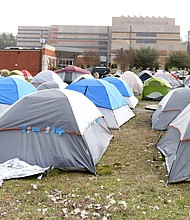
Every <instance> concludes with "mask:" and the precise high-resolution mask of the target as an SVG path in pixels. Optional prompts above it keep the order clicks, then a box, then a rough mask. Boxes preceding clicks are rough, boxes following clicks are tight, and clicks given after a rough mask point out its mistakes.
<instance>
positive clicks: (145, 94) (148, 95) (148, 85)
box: [142, 77, 172, 101]
mask: <svg viewBox="0 0 190 220" xmlns="http://www.w3.org/2000/svg"><path fill="white" fill-rule="evenodd" d="M171 90H172V86H171V85H170V84H169V82H167V81H166V80H164V79H162V78H159V77H152V78H149V79H147V80H146V81H145V82H144V85H143V91H142V99H145V100H155V101H161V100H162V99H163V97H164V96H165V95H166V94H168V93H169V92H170V91H171Z"/></svg>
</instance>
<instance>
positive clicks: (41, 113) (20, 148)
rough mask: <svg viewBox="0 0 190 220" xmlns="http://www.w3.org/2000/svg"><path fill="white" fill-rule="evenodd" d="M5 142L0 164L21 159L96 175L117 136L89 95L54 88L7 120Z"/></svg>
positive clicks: (1, 129)
mask: <svg viewBox="0 0 190 220" xmlns="http://www.w3.org/2000/svg"><path fill="white" fill-rule="evenodd" d="M33 106H35V108H34V107H33ZM15 115H17V117H15ZM100 136H101V138H99V137H100ZM0 139H1V140H2V141H1V142H0V150H1V154H0V163H3V162H5V161H7V160H9V159H11V158H19V159H20V160H22V161H25V162H26V163H28V164H30V165H35V164H36V165H38V166H40V167H42V168H44V167H48V166H54V167H55V168H59V169H62V170H65V171H70V170H78V171H82V170H83V171H87V170H88V171H90V172H92V173H94V174H95V173H96V169H95V166H96V164H97V163H98V162H99V161H100V159H101V157H102V155H103V154H104V152H105V151H106V149H107V147H108V145H109V142H110V140H111V139H112V134H111V132H110V131H109V129H108V128H107V125H106V122H105V120H104V119H103V118H102V114H101V112H100V111H99V110H98V109H97V108H96V106H95V105H94V104H93V103H92V102H91V101H90V100H89V99H87V98H86V97H85V96H84V95H82V94H80V93H78V92H75V91H70V90H65V89H64V90H60V89H48V90H42V91H37V92H36V93H33V94H30V95H28V96H25V97H23V98H22V99H20V100H19V101H18V102H17V103H15V105H13V106H12V107H11V108H9V109H8V111H6V112H5V114H3V115H2V117H1V118H0ZM5 146H6V147H5Z"/></svg>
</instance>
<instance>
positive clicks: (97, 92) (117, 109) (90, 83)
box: [66, 79, 135, 129]
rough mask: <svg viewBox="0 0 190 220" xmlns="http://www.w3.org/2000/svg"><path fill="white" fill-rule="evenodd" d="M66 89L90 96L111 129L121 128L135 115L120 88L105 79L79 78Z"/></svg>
mask: <svg viewBox="0 0 190 220" xmlns="http://www.w3.org/2000/svg"><path fill="white" fill-rule="evenodd" d="M66 89H70V90H74V91H77V92H80V93H82V94H84V95H85V96H86V97H87V98H89V99H90V100H91V101H92V102H93V103H94V104H95V105H96V106H97V107H98V109H99V110H100V111H101V113H102V114H103V115H104V117H105V120H106V122H107V125H108V128H110V129H119V128H120V127H121V125H123V124H124V123H126V122H127V121H128V120H129V119H131V118H132V117H134V116H135V114H134V112H133V111H132V110H131V109H130V107H129V105H128V103H127V102H126V100H125V99H124V97H123V96H122V94H121V93H120V92H119V90H118V89H117V88H116V87H115V86H114V85H113V84H111V83H109V82H107V81H105V80H103V79H83V80H79V81H77V82H73V83H71V84H69V85H68V86H67V87H66Z"/></svg>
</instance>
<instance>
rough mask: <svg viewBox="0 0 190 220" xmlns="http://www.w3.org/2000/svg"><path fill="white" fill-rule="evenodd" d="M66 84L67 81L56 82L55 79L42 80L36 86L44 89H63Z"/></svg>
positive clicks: (38, 88)
mask: <svg viewBox="0 0 190 220" xmlns="http://www.w3.org/2000/svg"><path fill="white" fill-rule="evenodd" d="M67 86H68V84H67V83H65V82H63V81H61V82H56V81H48V82H44V83H42V84H41V85H39V86H38V87H37V90H38V91H40V90H44V89H65V88H66V87H67Z"/></svg>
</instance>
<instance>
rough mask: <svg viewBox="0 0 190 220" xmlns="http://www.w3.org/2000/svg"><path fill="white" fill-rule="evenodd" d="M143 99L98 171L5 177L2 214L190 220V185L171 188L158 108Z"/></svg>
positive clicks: (9, 216) (0, 203)
mask: <svg viewBox="0 0 190 220" xmlns="http://www.w3.org/2000/svg"><path fill="white" fill-rule="evenodd" d="M155 104H157V102H156V103H155V102H147V101H140V103H139V104H138V106H137V107H136V108H135V110H134V112H135V114H136V117H134V118H132V119H131V120H130V121H129V122H127V123H126V124H124V125H123V126H122V127H121V129H120V130H114V131H113V135H114V138H113V140H112V141H111V143H110V145H109V147H108V149H107V151H106V152H105V154H104V155H103V157H102V159H101V161H100V162H99V164H98V165H97V173H98V175H97V176H94V175H92V174H89V173H83V172H62V171H60V170H56V169H55V170H53V171H52V172H50V173H49V174H47V175H46V176H44V177H43V178H42V179H41V180H37V179H36V178H35V177H30V178H23V179H15V180H10V181H5V183H4V184H3V185H2V187H1V188H0V198H1V200H0V218H1V219H25V220H27V219H35V220H36V219H37V220H45V219H46V220H47V219H58V220H62V219H74V220H75V219H88V220H91V219H100V220H108V219H109V220H141V219H145V220H149V219H154V220H158V219H159V220H165V219H168V220H173V219H175V220H185V219H186V220H187V219H190V212H189V207H190V186H189V184H188V183H185V184H173V185H169V186H168V187H166V180H167V171H166V168H165V162H164V158H163V157H162V155H161V154H160V153H159V152H158V150H157V148H156V146H155V145H156V143H157V141H158V139H159V138H160V136H161V135H162V132H159V131H153V130H152V129H151V116H152V111H151V110H146V109H145V106H147V105H155Z"/></svg>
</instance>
